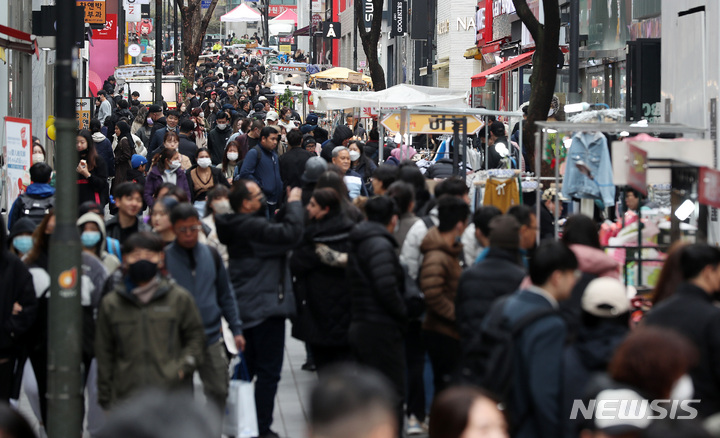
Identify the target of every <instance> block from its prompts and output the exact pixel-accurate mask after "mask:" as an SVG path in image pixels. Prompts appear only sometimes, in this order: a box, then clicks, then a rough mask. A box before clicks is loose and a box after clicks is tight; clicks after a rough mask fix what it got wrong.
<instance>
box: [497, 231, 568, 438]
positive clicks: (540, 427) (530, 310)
mask: <svg viewBox="0 0 720 438" xmlns="http://www.w3.org/2000/svg"><path fill="white" fill-rule="evenodd" d="M577 267H578V262H577V259H576V258H575V254H573V252H572V251H571V250H570V249H569V248H568V247H567V246H565V245H564V244H563V243H560V242H554V241H546V242H543V243H542V244H541V245H540V246H539V247H538V249H537V252H536V254H535V257H534V258H533V259H532V260H531V261H530V269H529V271H530V280H531V281H532V286H530V287H529V288H527V289H523V290H521V291H518V292H516V293H514V294H513V295H511V296H509V297H508V298H507V299H506V300H505V301H497V302H496V303H495V305H493V307H492V308H491V309H490V312H489V313H488V316H487V317H486V318H485V319H484V322H483V326H484V327H483V328H485V326H487V324H488V321H490V320H492V316H493V315H495V312H500V314H501V315H502V318H504V319H505V320H506V321H507V323H508V325H509V327H513V326H514V325H517V324H518V323H519V322H521V321H522V320H523V319H524V318H526V317H527V316H528V315H530V314H538V313H539V312H548V314H547V315H545V316H542V317H539V318H538V319H536V320H535V321H533V322H531V323H530V324H528V325H527V326H525V327H524V329H523V330H521V331H520V332H519V333H514V334H513V348H514V354H513V363H514V364H515V366H513V371H512V373H513V374H512V380H511V382H512V383H511V385H512V386H511V388H512V390H511V391H510V394H509V398H508V400H507V412H508V416H509V417H510V418H512V419H513V420H514V424H513V427H514V428H515V429H516V431H515V433H514V434H513V436H514V437H519V438H530V437H532V438H536V437H538V438H555V437H558V436H562V434H563V425H564V422H565V421H566V420H567V419H566V418H563V413H562V412H561V411H562V409H561V408H562V403H561V400H562V382H563V367H562V363H563V349H564V346H565V338H566V334H567V327H566V325H565V321H563V318H562V317H561V316H560V313H559V312H558V301H562V300H566V299H568V298H569V297H570V293H571V292H572V289H573V286H574V285H575V282H576V281H577V278H578V275H577V273H578V271H577Z"/></svg>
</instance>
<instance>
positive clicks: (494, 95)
mask: <svg viewBox="0 0 720 438" xmlns="http://www.w3.org/2000/svg"><path fill="white" fill-rule="evenodd" d="M472 95H473V107H474V108H480V107H483V106H484V107H485V108H487V109H489V110H493V111H494V110H497V100H498V81H497V80H490V81H487V82H486V83H485V86H484V87H473V88H472Z"/></svg>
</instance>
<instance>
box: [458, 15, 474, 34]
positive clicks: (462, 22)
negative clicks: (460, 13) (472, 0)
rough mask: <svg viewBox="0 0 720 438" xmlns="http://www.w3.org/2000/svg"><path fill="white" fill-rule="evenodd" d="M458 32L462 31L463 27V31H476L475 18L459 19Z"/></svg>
mask: <svg viewBox="0 0 720 438" xmlns="http://www.w3.org/2000/svg"><path fill="white" fill-rule="evenodd" d="M456 25H457V30H460V28H461V27H462V30H465V31H467V30H470V28H473V29H475V19H474V18H473V17H467V18H458V19H457V23H456Z"/></svg>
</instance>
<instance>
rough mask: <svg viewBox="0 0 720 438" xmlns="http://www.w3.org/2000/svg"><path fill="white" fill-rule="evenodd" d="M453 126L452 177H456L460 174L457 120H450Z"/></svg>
mask: <svg viewBox="0 0 720 438" xmlns="http://www.w3.org/2000/svg"><path fill="white" fill-rule="evenodd" d="M450 120H452V124H453V139H452V142H453V154H452V157H453V176H458V175H459V173H460V168H459V166H460V164H459V161H460V160H459V158H460V157H459V154H460V145H459V144H458V143H460V132H459V130H460V125H459V124H458V123H457V118H453V119H450Z"/></svg>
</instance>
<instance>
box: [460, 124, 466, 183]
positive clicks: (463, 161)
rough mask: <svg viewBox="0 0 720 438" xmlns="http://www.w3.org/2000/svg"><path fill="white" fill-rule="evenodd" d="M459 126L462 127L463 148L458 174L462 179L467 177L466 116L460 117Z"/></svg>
mask: <svg viewBox="0 0 720 438" xmlns="http://www.w3.org/2000/svg"><path fill="white" fill-rule="evenodd" d="M460 120H461V122H460V126H461V128H462V148H463V159H462V166H461V167H460V168H461V169H462V173H461V174H460V176H462V177H463V179H466V178H467V149H468V148H467V117H463V118H461V119H460Z"/></svg>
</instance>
